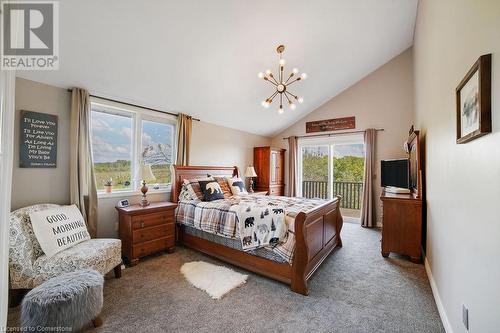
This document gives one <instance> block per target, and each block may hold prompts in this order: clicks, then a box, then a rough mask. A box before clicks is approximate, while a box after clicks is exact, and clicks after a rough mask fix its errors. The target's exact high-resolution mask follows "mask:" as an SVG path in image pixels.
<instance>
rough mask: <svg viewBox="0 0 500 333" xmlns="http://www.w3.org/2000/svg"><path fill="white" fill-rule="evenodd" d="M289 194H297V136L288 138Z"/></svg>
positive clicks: (293, 195) (292, 195)
mask: <svg viewBox="0 0 500 333" xmlns="http://www.w3.org/2000/svg"><path fill="white" fill-rule="evenodd" d="M288 196H289V197H296V196H297V137H296V136H290V137H289V138H288Z"/></svg>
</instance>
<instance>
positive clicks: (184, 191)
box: [179, 184, 193, 201]
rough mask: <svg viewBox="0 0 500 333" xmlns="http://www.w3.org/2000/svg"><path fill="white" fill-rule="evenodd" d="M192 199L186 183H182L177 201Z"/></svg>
mask: <svg viewBox="0 0 500 333" xmlns="http://www.w3.org/2000/svg"><path fill="white" fill-rule="evenodd" d="M191 200H193V198H192V196H191V193H189V191H188V189H187V185H186V184H182V186H181V193H179V201H191Z"/></svg>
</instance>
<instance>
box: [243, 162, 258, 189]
mask: <svg viewBox="0 0 500 333" xmlns="http://www.w3.org/2000/svg"><path fill="white" fill-rule="evenodd" d="M245 177H250V188H249V189H248V192H250V193H253V177H257V174H256V173H255V169H254V167H253V166H251V165H250V166H248V167H247V169H246V171H245Z"/></svg>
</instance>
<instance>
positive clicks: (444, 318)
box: [424, 257, 453, 333]
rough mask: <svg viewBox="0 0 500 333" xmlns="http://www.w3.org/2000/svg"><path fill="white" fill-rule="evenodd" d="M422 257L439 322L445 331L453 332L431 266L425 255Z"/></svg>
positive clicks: (447, 332)
mask: <svg viewBox="0 0 500 333" xmlns="http://www.w3.org/2000/svg"><path fill="white" fill-rule="evenodd" d="M424 258H425V259H424V263H425V271H426V272H427V277H428V278H429V283H430V284H431V289H432V294H433V295H434V301H435V302H436V306H437V309H438V312H439V317H441V322H442V323H443V326H444V330H445V331H446V333H453V329H452V328H451V324H450V321H449V320H448V316H447V315H446V311H445V310H444V306H443V302H441V297H440V296H439V291H438V288H437V285H436V281H434V277H433V276H432V271H431V266H430V265H429V261H427V257H424Z"/></svg>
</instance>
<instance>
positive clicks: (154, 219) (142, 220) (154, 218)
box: [132, 211, 174, 230]
mask: <svg viewBox="0 0 500 333" xmlns="http://www.w3.org/2000/svg"><path fill="white" fill-rule="evenodd" d="M165 223H174V212H173V211H168V212H161V213H153V214H145V215H137V216H133V217H132V229H134V230H135V229H142V228H147V227H154V226H156V225H160V224H165Z"/></svg>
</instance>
